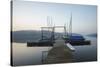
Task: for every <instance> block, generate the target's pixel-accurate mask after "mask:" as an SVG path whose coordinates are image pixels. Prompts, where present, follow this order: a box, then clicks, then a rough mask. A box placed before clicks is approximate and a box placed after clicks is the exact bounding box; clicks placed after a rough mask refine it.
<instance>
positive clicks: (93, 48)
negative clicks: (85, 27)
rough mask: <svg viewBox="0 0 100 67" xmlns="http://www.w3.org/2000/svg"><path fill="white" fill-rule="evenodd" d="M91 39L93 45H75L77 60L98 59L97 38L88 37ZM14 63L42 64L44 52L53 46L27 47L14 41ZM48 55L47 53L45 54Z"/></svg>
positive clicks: (75, 57) (74, 54) (74, 53)
mask: <svg viewBox="0 0 100 67" xmlns="http://www.w3.org/2000/svg"><path fill="white" fill-rule="evenodd" d="M87 39H89V40H91V45H85V46H74V48H75V49H76V50H75V52H73V57H74V59H75V61H77V62H78V61H79V62H80V61H94V60H96V59H97V40H96V38H95V37H87ZM12 45H13V63H14V65H34V64H42V57H43V56H42V55H43V54H42V53H43V52H44V51H48V50H50V49H51V48H52V47H27V44H26V43H13V44H12ZM44 57H46V55H45V56H44Z"/></svg>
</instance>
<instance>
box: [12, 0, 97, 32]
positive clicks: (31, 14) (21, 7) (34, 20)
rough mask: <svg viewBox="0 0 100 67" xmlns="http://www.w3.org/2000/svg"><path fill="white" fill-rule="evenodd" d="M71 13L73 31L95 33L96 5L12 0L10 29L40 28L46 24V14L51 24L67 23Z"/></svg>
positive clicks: (61, 24)
mask: <svg viewBox="0 0 100 67" xmlns="http://www.w3.org/2000/svg"><path fill="white" fill-rule="evenodd" d="M71 13H72V31H73V33H80V34H91V33H97V6H92V5H74V4H58V3H44V2H32V1H13V18H12V19H13V24H12V31H18V30H40V27H42V26H47V16H50V17H52V22H53V25H54V24H55V25H58V26H59V25H60V26H63V25H64V24H65V23H66V25H68V24H69V22H70V17H71Z"/></svg>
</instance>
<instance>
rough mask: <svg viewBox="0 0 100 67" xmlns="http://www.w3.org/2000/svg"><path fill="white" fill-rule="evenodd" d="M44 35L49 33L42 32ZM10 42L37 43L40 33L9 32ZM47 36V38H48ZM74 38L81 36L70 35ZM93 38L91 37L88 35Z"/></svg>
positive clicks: (34, 31) (25, 31) (26, 31)
mask: <svg viewBox="0 0 100 67" xmlns="http://www.w3.org/2000/svg"><path fill="white" fill-rule="evenodd" d="M43 32H44V33H47V34H48V33H49V32H48V31H43ZM11 33H12V37H11V38H12V41H11V42H16V43H27V41H37V40H40V39H41V31H36V30H20V31H11ZM55 34H57V35H59V34H61V33H58V32H56V33H55ZM48 35H49V34H48ZM48 35H47V36H48ZM72 35H73V36H74V35H75V36H82V35H80V34H76V33H72ZM88 36H93V35H88Z"/></svg>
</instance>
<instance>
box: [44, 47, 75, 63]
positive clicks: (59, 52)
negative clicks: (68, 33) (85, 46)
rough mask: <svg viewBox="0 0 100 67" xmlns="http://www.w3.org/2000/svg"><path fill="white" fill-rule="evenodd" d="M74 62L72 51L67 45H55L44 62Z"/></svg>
mask: <svg viewBox="0 0 100 67" xmlns="http://www.w3.org/2000/svg"><path fill="white" fill-rule="evenodd" d="M69 62H73V55H72V51H70V50H69V49H68V48H67V47H66V46H65V45H62V46H58V47H53V48H52V49H51V50H50V51H49V52H48V55H47V57H46V59H45V61H44V62H43V63H46V64H52V63H69Z"/></svg>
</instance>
